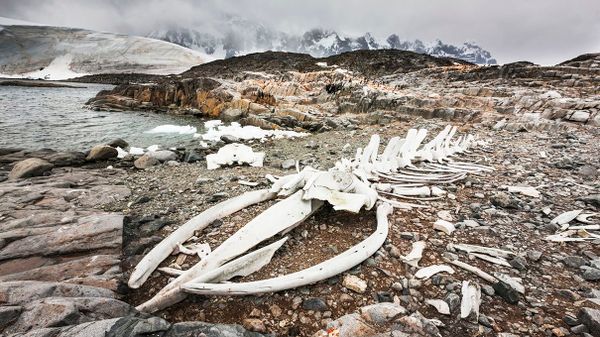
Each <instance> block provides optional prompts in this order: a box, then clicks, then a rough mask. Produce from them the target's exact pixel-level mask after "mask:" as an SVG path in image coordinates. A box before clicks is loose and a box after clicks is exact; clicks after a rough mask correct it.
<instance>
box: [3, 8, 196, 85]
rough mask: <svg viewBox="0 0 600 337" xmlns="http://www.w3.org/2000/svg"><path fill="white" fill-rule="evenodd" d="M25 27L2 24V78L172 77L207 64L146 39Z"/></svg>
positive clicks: (183, 51)
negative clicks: (125, 75)
mask: <svg viewBox="0 0 600 337" xmlns="http://www.w3.org/2000/svg"><path fill="white" fill-rule="evenodd" d="M15 24H16V25H15ZM23 24H29V23H24V22H19V21H15V20H12V19H4V18H0V77H29V78H47V79H55V80H57V79H67V78H72V77H77V76H82V75H87V74H100V73H131V72H136V73H148V74H171V73H180V72H182V71H185V70H187V69H189V68H190V67H192V66H194V65H198V64H201V63H203V62H205V61H206V57H205V56H206V55H205V54H204V53H202V52H200V51H196V50H190V49H188V48H185V47H182V46H179V45H176V44H173V43H168V42H165V41H159V40H155V39H150V38H146V37H137V36H128V35H119V34H111V33H101V32H95V31H90V30H85V29H76V28H64V27H48V26H39V25H23Z"/></svg>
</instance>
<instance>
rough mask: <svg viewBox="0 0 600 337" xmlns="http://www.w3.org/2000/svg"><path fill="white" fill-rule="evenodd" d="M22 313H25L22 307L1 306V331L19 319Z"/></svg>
mask: <svg viewBox="0 0 600 337" xmlns="http://www.w3.org/2000/svg"><path fill="white" fill-rule="evenodd" d="M21 311H23V307H22V306H20V305H7V306H0V331H2V330H4V329H5V328H6V327H7V326H9V325H10V324H11V323H12V322H13V321H15V320H16V319H17V318H19V315H20V314H21Z"/></svg>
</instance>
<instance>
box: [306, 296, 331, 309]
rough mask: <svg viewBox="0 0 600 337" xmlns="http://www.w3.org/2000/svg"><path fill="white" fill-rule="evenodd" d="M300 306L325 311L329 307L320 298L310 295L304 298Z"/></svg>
mask: <svg viewBox="0 0 600 337" xmlns="http://www.w3.org/2000/svg"><path fill="white" fill-rule="evenodd" d="M302 308H304V309H305V310H314V311H325V310H327V309H329V306H328V305H327V303H325V301H324V300H323V299H322V298H319V297H312V298H308V299H306V300H304V302H302Z"/></svg>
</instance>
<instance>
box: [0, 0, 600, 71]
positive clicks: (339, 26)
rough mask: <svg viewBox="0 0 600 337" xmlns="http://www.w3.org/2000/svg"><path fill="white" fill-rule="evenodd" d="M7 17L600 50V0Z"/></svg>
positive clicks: (9, 1)
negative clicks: (240, 23)
mask: <svg viewBox="0 0 600 337" xmlns="http://www.w3.org/2000/svg"><path fill="white" fill-rule="evenodd" d="M2 2H3V4H2V7H3V8H2V14H1V15H2V16H7V17H13V18H18V19H23V20H28V21H34V22H40V23H46V24H50V25H59V26H73V27H82V28H89V29H95V30H101V31H111V32H118V33H127V34H138V35H145V34H148V33H149V32H151V31H153V30H157V29H161V28H164V27H168V26H171V25H182V26H189V27H194V28H200V29H202V30H207V31H210V32H211V33H215V32H217V33H218V32H219V31H225V30H228V29H229V28H230V27H228V25H232V24H236V23H235V22H234V21H231V20H230V18H231V17H230V15H233V16H234V17H241V18H244V19H247V20H250V21H252V22H255V23H260V24H263V25H265V26H267V27H272V28H274V29H278V30H282V31H286V32H294V33H299V32H304V31H306V30H308V29H311V28H315V27H322V28H328V29H335V30H337V31H338V32H343V33H345V34H349V35H360V34H364V33H365V32H371V33H373V34H374V35H375V36H378V37H386V36H387V35H389V34H392V33H396V34H398V35H399V36H401V37H402V38H403V39H415V38H419V39H421V40H424V41H431V40H434V39H436V38H439V39H441V40H443V41H445V42H450V43H455V44H457V43H462V42H465V41H475V42H477V43H478V44H480V45H481V46H482V47H484V48H486V49H488V50H490V51H491V52H492V54H493V55H494V56H495V57H496V58H497V59H498V60H499V61H500V62H512V61H517V60H530V61H533V62H536V63H541V64H554V63H557V62H560V61H563V60H565V59H568V58H572V57H574V56H576V55H578V54H582V53H585V52H598V51H600V34H598V32H600V20H598V18H600V2H599V1H597V0H572V1H559V0H528V1H522V0H504V1H493V2H492V1H483V0H481V1H473V0H453V1H448V0H427V1H422V0H404V1H391V0H390V1H384V0H370V1H364V0H330V1H323V0H302V1H280V0H239V1H222V0H172V1H161V0H131V1H117V0H112V1H101V0H3V1H2Z"/></svg>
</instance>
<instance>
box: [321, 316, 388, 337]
mask: <svg viewBox="0 0 600 337" xmlns="http://www.w3.org/2000/svg"><path fill="white" fill-rule="evenodd" d="M327 331H330V332H331V331H333V332H335V335H336V336H339V337H367V336H375V334H376V330H375V329H373V327H371V326H370V325H369V324H367V323H366V322H365V321H364V320H363V319H362V318H361V316H360V315H359V314H358V313H353V314H348V315H344V316H342V317H340V318H338V319H336V320H334V321H332V322H330V323H329V324H327ZM327 331H325V330H321V331H319V332H317V333H316V334H315V335H314V336H331V335H332V334H330V333H328V332H327Z"/></svg>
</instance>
